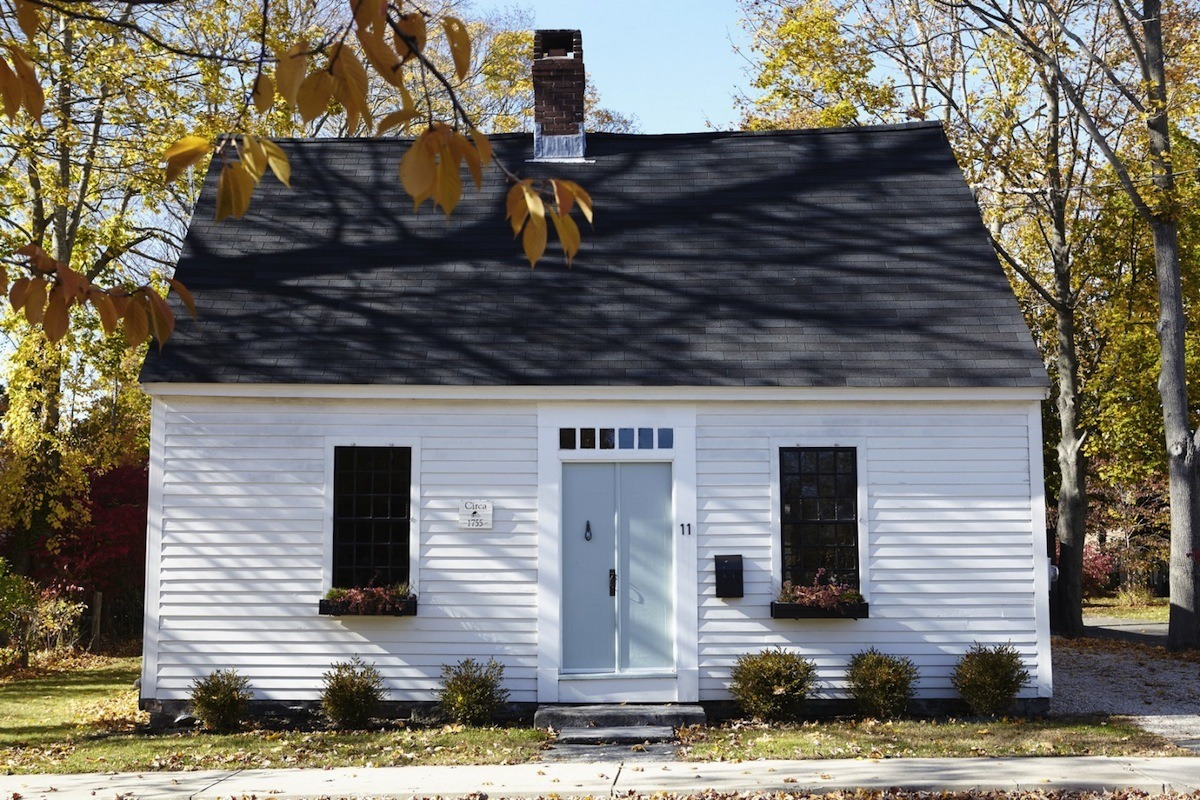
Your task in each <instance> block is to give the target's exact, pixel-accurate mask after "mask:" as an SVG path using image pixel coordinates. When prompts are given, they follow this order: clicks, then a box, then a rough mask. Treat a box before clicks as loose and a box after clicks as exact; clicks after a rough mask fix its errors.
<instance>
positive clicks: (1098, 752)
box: [681, 718, 1192, 761]
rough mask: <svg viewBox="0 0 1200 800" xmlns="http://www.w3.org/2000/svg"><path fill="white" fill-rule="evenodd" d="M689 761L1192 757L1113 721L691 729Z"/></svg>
mask: <svg viewBox="0 0 1200 800" xmlns="http://www.w3.org/2000/svg"><path fill="white" fill-rule="evenodd" d="M684 742H685V744H684V747H683V748H681V756H682V757H685V758H687V759H688V760H691V761H712V760H716V759H720V760H725V761H739V760H740V761H745V760H751V759H760V758H768V759H776V758H782V759H791V758H899V757H907V758H938V757H951V758H966V757H971V756H992V757H998V756H1190V755H1192V753H1191V751H1189V750H1184V749H1183V748H1180V747H1176V746H1175V745H1174V744H1172V743H1171V742H1169V741H1167V740H1166V739H1164V738H1162V737H1161V736H1156V735H1154V734H1150V733H1146V732H1145V731H1143V730H1141V729H1140V728H1138V727H1136V726H1134V725H1131V724H1128V723H1125V722H1122V721H1121V720H1119V719H1114V718H1096V719H1085V718H1077V719H1071V718H1063V719H1030V720H1023V719H1011V720H986V721H978V720H976V721H959V720H952V719H951V720H895V721H891V722H878V721H875V720H863V721H849V720H848V721H829V722H810V723H803V724H800V725H772V726H769V727H768V726H766V725H743V726H736V725H735V726H727V727H723V728H705V729H698V730H693V731H690V732H689V733H688V735H687V736H685V738H684Z"/></svg>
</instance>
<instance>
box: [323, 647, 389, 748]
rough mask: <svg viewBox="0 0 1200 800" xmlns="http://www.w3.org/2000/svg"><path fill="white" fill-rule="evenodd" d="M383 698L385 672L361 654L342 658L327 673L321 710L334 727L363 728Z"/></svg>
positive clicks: (344, 728)
mask: <svg viewBox="0 0 1200 800" xmlns="http://www.w3.org/2000/svg"><path fill="white" fill-rule="evenodd" d="M381 702H383V676H382V675H380V674H379V670H377V669H375V666H374V665H373V664H368V663H366V662H365V661H363V660H362V659H361V658H359V657H358V656H355V657H354V658H352V659H350V660H349V661H339V662H337V663H335V664H334V665H333V668H332V669H331V670H329V672H326V673H325V690H324V691H323V692H321V711H322V712H324V714H325V716H326V717H328V718H329V721H330V722H332V723H333V725H334V727H336V728H341V729H343V730H361V729H363V728H365V727H367V723H369V722H370V721H371V717H373V716H374V715H375V712H376V711H377V710H378V709H379V704H380V703H381Z"/></svg>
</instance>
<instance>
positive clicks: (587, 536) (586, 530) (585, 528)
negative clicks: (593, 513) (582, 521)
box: [583, 519, 592, 542]
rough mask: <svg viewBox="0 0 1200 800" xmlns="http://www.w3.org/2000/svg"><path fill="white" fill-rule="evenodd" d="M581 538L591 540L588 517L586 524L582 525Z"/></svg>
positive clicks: (586, 540) (590, 527)
mask: <svg viewBox="0 0 1200 800" xmlns="http://www.w3.org/2000/svg"><path fill="white" fill-rule="evenodd" d="M583 540H584V541H585V542H590V541H591V540H592V521H591V520H590V519H589V520H588V521H587V524H586V525H584V526H583Z"/></svg>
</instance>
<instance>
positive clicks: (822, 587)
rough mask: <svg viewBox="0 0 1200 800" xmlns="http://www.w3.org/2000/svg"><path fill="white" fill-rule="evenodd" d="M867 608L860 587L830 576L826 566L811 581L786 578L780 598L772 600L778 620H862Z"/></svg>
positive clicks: (772, 609)
mask: <svg viewBox="0 0 1200 800" xmlns="http://www.w3.org/2000/svg"><path fill="white" fill-rule="evenodd" d="M867 611H868V606H867V603H866V601H865V600H864V599H863V596H862V594H861V593H860V592H859V591H858V589H855V588H854V587H853V586H850V585H848V584H845V583H841V582H839V581H838V580H837V578H836V577H826V573H825V570H824V569H819V570H817V574H816V575H814V576H813V581H812V583H811V584H807V585H806V584H797V583H792V582H791V581H784V582H783V588H781V589H780V590H779V600H777V601H776V602H774V603H771V616H772V617H774V618H776V619H838V618H843V619H862V618H863V617H866V616H868V614H867Z"/></svg>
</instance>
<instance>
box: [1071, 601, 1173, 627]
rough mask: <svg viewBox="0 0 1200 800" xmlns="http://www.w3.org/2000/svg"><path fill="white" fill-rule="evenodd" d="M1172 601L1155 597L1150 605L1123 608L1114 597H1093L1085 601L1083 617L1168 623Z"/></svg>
mask: <svg viewBox="0 0 1200 800" xmlns="http://www.w3.org/2000/svg"><path fill="white" fill-rule="evenodd" d="M1170 607H1171V604H1170V601H1169V599H1168V598H1166V597H1155V598H1153V599H1152V600H1151V601H1150V604H1149V605H1144V606H1123V605H1119V604H1118V603H1117V601H1116V599H1115V598H1112V597H1093V598H1091V599H1089V600H1084V601H1083V617H1084V619H1087V618H1088V617H1115V618H1116V619H1133V620H1138V621H1141V622H1166V621H1167V613H1168V612H1169V611H1170Z"/></svg>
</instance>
